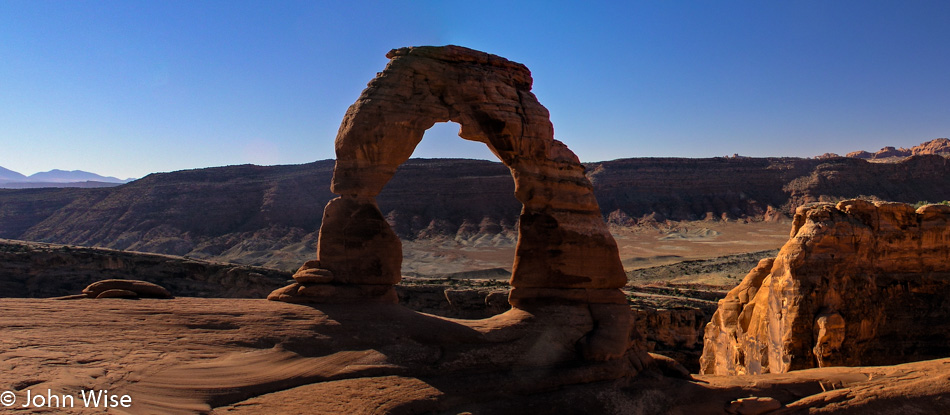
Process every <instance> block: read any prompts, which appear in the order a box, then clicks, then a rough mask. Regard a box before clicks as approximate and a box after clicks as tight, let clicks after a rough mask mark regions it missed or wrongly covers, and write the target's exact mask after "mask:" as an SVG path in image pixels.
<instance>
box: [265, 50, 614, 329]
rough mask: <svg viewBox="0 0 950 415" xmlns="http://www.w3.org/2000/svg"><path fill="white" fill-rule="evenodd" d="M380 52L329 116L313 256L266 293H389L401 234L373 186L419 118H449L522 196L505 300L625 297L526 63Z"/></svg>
mask: <svg viewBox="0 0 950 415" xmlns="http://www.w3.org/2000/svg"><path fill="white" fill-rule="evenodd" d="M386 56H387V57H388V58H390V62H389V64H388V65H387V66H386V69H385V70H383V72H380V73H379V74H378V75H377V76H376V78H375V79H373V80H372V81H370V83H369V85H368V87H367V88H366V89H365V90H364V91H363V93H362V94H361V95H360V97H359V99H358V100H357V101H356V103H354V104H353V105H352V106H350V108H349V109H348V110H347V112H346V115H345V116H344V118H343V122H342V124H341V125H340V130H339V133H338V135H337V138H336V143H335V146H336V155H337V161H336V166H335V170H334V175H333V181H332V184H331V190H332V191H333V192H334V193H337V194H339V195H341V196H340V197H339V198H336V199H334V200H332V201H331V202H330V203H329V204H328V205H327V207H326V210H325V212H324V217H323V224H322V226H321V228H320V237H319V242H318V250H317V258H318V259H317V260H315V261H309V262H307V263H306V264H305V265H304V266H303V267H301V269H300V270H299V271H298V272H297V274H295V276H294V278H295V279H296V280H297V282H298V284H294V285H291V286H288V287H285V288H283V289H280V290H277V291H275V292H274V293H272V294H271V296H270V297H269V298H271V299H276V300H282V301H290V302H337V301H351V300H361V301H367V300H370V301H372V300H375V301H383V302H395V301H396V298H395V292H394V291H393V290H392V285H393V284H396V283H397V282H399V280H400V266H401V261H402V252H401V244H400V242H399V240H398V238H397V237H396V235H395V234H394V233H393V231H392V230H391V229H390V228H389V225H388V224H387V223H386V221H385V220H384V219H383V216H382V214H381V213H380V211H379V208H378V207H377V205H376V201H375V197H376V195H377V194H379V192H380V191H381V190H382V189H383V187H384V186H385V185H386V183H387V182H388V181H389V180H390V179H391V178H392V176H393V174H394V173H395V172H396V169H397V168H398V167H399V165H400V164H402V163H403V162H405V161H406V160H408V159H409V157H410V155H411V154H412V152H413V150H414V149H415V147H416V145H417V144H418V143H419V142H420V140H421V139H422V136H423V134H424V133H425V131H426V130H427V129H428V128H430V127H432V125H434V124H435V123H437V122H445V121H454V122H456V123H458V124H459V125H460V126H461V128H460V131H459V136H460V137H462V138H464V139H466V140H473V141H478V142H482V143H485V144H486V145H487V146H488V147H489V149H490V150H491V151H492V152H493V153H494V154H495V155H496V156H498V158H499V159H500V160H501V161H502V162H503V163H504V164H505V165H507V166H508V167H509V169H510V170H511V174H512V177H513V178H514V181H515V196H516V197H517V198H518V200H519V201H521V203H522V204H523V209H522V212H521V220H520V225H519V237H518V245H517V248H516V254H515V259H514V264H513V269H512V277H511V285H512V287H513V289H512V292H511V295H510V298H509V301H510V302H511V304H512V305H513V306H516V307H517V306H529V305H530V304H531V303H532V301H533V300H540V299H543V300H544V301H543V302H549V300H560V301H567V302H574V303H588V304H592V303H593V304H596V303H603V304H625V299H624V296H623V293H622V292H621V291H620V290H619V289H618V288H620V287H622V286H623V285H624V284H625V283H626V276H625V274H624V272H623V267H622V265H621V263H620V259H619V255H618V252H617V245H616V242H615V241H614V239H613V237H612V236H611V235H610V233H609V232H608V231H607V228H606V225H605V224H604V222H603V219H602V217H601V213H600V209H599V207H598V205H597V201H596V199H595V198H594V194H593V189H592V186H591V183H590V181H589V180H588V179H587V178H586V176H585V175H584V167H583V166H582V165H581V164H580V162H579V160H578V159H577V156H576V155H574V153H573V152H571V151H570V150H569V149H568V148H567V146H565V145H564V144H563V143H561V142H559V141H557V140H555V139H554V128H553V126H552V125H551V122H550V120H549V115H548V111H547V109H545V108H544V107H543V106H542V105H541V104H540V103H539V102H538V100H537V98H536V97H535V96H534V94H533V93H531V85H532V78H531V73H530V71H528V69H527V68H526V67H525V66H524V65H521V64H519V63H515V62H511V61H509V60H507V59H504V58H502V57H498V56H495V55H490V54H487V53H483V52H478V51H475V50H471V49H467V48H463V47H458V46H444V47H410V48H402V49H395V50H392V51H390V52H389V53H388V54H387V55H386ZM624 307H625V306H624ZM625 332H626V331H625Z"/></svg>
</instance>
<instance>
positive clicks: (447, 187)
mask: <svg viewBox="0 0 950 415" xmlns="http://www.w3.org/2000/svg"><path fill="white" fill-rule="evenodd" d="M460 128H461V126H460V125H459V124H457V123H455V122H451V121H450V122H444V123H436V124H435V125H434V126H433V127H432V128H430V129H429V130H426V131H425V134H424V136H423V138H422V141H421V142H420V143H419V144H418V145H417V146H416V148H415V151H414V152H413V154H412V157H413V158H411V159H409V160H408V161H407V162H405V163H403V164H401V165H400V166H399V168H398V169H397V171H396V173H395V174H394V175H393V178H392V180H391V181H390V182H389V184H387V185H386V187H384V188H383V189H382V191H381V192H380V194H379V195H378V196H377V198H376V201H377V204H378V206H379V208H380V212H382V214H383V216H384V217H385V219H386V221H387V222H388V223H389V225H390V226H391V227H392V228H393V231H394V232H395V233H396V235H397V236H398V237H399V239H400V242H401V243H402V248H403V249H402V251H403V258H402V266H401V275H402V276H403V277H408V278H412V279H415V278H426V279H430V280H434V281H440V280H445V281H446V282H447V281H448V279H452V280H455V281H458V280H467V281H466V282H462V283H461V284H462V285H463V286H464V285H471V286H479V287H485V286H499V285H504V284H500V283H503V282H507V281H508V280H509V279H510V276H511V265H512V258H514V256H515V246H516V244H517V239H518V228H517V223H518V217H519V214H520V213H521V210H522V204H521V202H520V201H518V199H517V198H515V196H514V180H513V179H512V175H511V172H510V170H509V169H508V168H507V167H506V166H505V165H504V164H502V163H499V162H498V158H497V156H495V155H494V154H493V153H492V152H491V151H490V150H489V149H488V147H487V146H486V145H485V144H483V143H480V142H473V141H469V140H464V139H460V138H459V136H458V132H459V131H460ZM432 142H437V143H438V144H436V145H432V144H428V147H427V143H432ZM473 150H479V151H480V152H481V153H480V154H479V153H477V152H474V151H473ZM433 151H440V152H439V153H436V154H433ZM432 155H438V156H447V157H448V158H442V159H439V160H419V159H417V157H420V156H421V157H420V158H428V157H426V156H432ZM473 155H474V156H480V157H479V159H474V158H472V157H473ZM460 156H461V157H464V158H459V157H460ZM395 189H408V191H406V190H400V191H397V190H395ZM467 282H470V283H471V284H468V283H467ZM402 291H403V292H405V290H402ZM482 294H487V292H485V293H482ZM492 310H494V311H492V312H491V314H495V313H497V312H501V311H504V309H502V308H499V307H494V308H492ZM436 314H438V313H436ZM468 315H470V316H474V315H476V314H474V313H468ZM489 315H490V314H489ZM487 316H488V315H484V316H480V317H487ZM452 317H458V316H452Z"/></svg>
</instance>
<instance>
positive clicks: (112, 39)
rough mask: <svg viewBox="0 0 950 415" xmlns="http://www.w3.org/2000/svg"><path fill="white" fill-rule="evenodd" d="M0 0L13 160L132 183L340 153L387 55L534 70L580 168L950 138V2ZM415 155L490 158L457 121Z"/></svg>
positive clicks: (8, 161)
mask: <svg viewBox="0 0 950 415" xmlns="http://www.w3.org/2000/svg"><path fill="white" fill-rule="evenodd" d="M590 3H591V2H557V1H539V2H527V1H522V2H519V1H504V2H488V1H431V2H424V1H420V2H399V1H378V2H359V1H352V2H351V1H326V2H321V1H303V2H288V1H254V2H247V1H234V0H227V1H191V0H189V1H164V0H163V1H131V0H123V1H66V0H61V1H39V0H23V1H10V0H0V166H3V167H6V168H9V169H12V170H16V171H19V172H21V173H24V174H31V173H35V172H38V171H46V170H50V169H54V168H59V169H67V170H72V169H80V170H86V171H92V172H96V173H99V174H103V175H111V176H118V177H122V178H125V177H140V176H143V175H145V174H148V173H150V172H159V171H173V170H179V169H187V168H198V167H207V166H219V165H227V164H242V163H255V164H292V163H305V162H310V161H314V160H321V159H327V158H332V157H333V139H334V137H335V136H336V131H337V128H338V127H339V124H340V121H341V119H342V117H343V113H344V112H345V111H346V108H347V107H348V106H349V105H350V104H352V103H353V102H354V101H355V100H356V98H357V96H358V95H359V93H360V91H361V90H362V89H363V88H364V87H365V85H366V83H367V82H368V81H369V80H370V79H371V78H372V77H373V76H375V74H376V72H378V71H380V70H382V68H383V67H384V66H385V64H386V58H385V54H386V52H387V51H388V50H389V49H392V48H396V47H402V46H410V45H445V44H457V45H462V46H467V47H471V48H474V49H479V50H483V51H486V52H489V53H494V54H498V55H501V56H504V57H507V58H509V59H511V60H514V61H517V62H521V63H524V64H526V65H527V66H528V67H529V68H530V69H531V70H532V73H533V75H534V80H535V86H534V91H535V93H536V94H537V96H538V98H539V99H540V100H541V103H542V104H544V105H545V106H546V107H547V108H548V109H549V110H550V111H551V119H552V121H553V123H554V128H555V136H556V138H558V139H559V140H561V141H563V142H565V143H566V144H567V145H568V146H569V147H570V148H571V149H573V150H574V152H575V153H577V154H578V155H579V156H580V158H581V159H582V160H584V161H597V160H608V159H615V158H622V157H652V156H678V157H711V156H722V155H731V154H733V153H739V154H742V155H748V156H780V155H788V156H806V157H807V156H815V155H818V154H822V153H825V152H837V153H846V152H849V151H853V150H862V149H863V150H877V149H879V148H880V147H882V146H885V145H895V146H906V147H909V146H912V145H915V144H918V143H920V142H923V141H927V140H930V139H933V138H938V137H947V136H950V72H948V71H950V24H948V22H950V2H948V1H889V2H881V1H873V0H860V1H742V2H737V1H695V2H692V1H643V2H615V3H610V2H600V3H598V2H594V3H595V4H590ZM438 127H439V126H437V128H433V130H430V131H429V132H428V133H427V134H426V138H425V140H423V143H422V144H421V145H420V147H419V148H418V149H417V151H416V154H415V156H417V157H478V158H485V157H491V156H490V153H488V152H487V150H485V149H483V148H482V146H481V144H477V143H470V142H465V141H464V140H461V139H459V138H458V137H456V136H455V135H454V133H455V128H454V127H452V126H448V128H445V127H442V128H438Z"/></svg>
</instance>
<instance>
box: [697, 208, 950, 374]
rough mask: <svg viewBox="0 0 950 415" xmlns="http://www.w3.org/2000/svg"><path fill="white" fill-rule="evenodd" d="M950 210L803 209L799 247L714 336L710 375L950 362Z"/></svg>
mask: <svg viewBox="0 0 950 415" xmlns="http://www.w3.org/2000/svg"><path fill="white" fill-rule="evenodd" d="M948 299H950V206H943V205H926V206H922V207H920V208H919V209H917V210H916V211H915V210H914V209H913V207H911V206H910V205H906V204H902V203H887V202H875V203H870V202H867V201H863V200H847V201H843V202H839V203H838V204H836V205H835V204H829V203H822V204H815V205H810V206H803V207H800V208H799V209H798V210H797V212H796V214H795V218H794V225H793V228H792V231H791V239H790V240H789V241H788V242H787V243H786V244H785V246H783V247H782V249H781V250H780V251H779V253H778V256H777V257H776V258H775V259H765V260H762V262H760V263H759V265H758V266H757V267H756V268H754V269H753V270H752V271H751V272H750V273H749V274H748V275H747V276H746V277H745V279H744V280H743V281H742V283H740V284H739V286H738V287H736V288H734V289H733V290H732V291H730V292H729V294H728V295H727V296H726V298H725V299H723V300H721V301H720V302H719V309H718V310H717V311H716V313H715V314H714V315H713V318H712V321H711V322H710V323H709V324H708V325H707V326H706V332H705V337H704V352H703V357H702V360H701V366H702V371H703V373H714V374H722V375H725V374H746V373H749V374H756V373H784V372H788V371H791V370H799V369H805V368H812V367H819V366H822V367H827V366H860V365H884V364H896V363H904V362H910V361H916V360H925V359H933V358H938V357H946V356H950V300H948Z"/></svg>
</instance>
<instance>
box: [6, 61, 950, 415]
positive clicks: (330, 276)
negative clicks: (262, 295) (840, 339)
mask: <svg viewBox="0 0 950 415" xmlns="http://www.w3.org/2000/svg"><path fill="white" fill-rule="evenodd" d="M388 56H389V58H390V63H389V65H388V66H387V68H386V69H385V70H384V71H383V72H381V73H380V74H379V76H377V78H376V79H374V80H373V81H372V82H370V84H369V87H368V88H367V89H366V90H365V91H364V92H363V94H362V95H361V97H360V99H359V100H358V101H357V102H356V104H354V105H353V106H351V107H350V109H349V111H348V112H347V114H346V117H345V118H344V120H343V123H342V125H341V128H340V133H339V135H338V137H337V141H336V149H337V156H338V161H337V165H336V168H335V172H334V177H333V182H332V190H333V191H334V192H336V193H337V194H339V195H340V197H339V198H337V199H334V200H332V201H331V202H330V203H329V204H328V205H327V207H326V209H325V212H324V220H323V225H322V227H321V230H320V235H319V243H318V251H317V258H316V259H314V260H312V261H309V262H307V263H306V264H304V265H303V266H302V267H301V268H300V270H299V271H298V272H297V273H296V274H295V275H294V279H295V281H296V282H295V283H293V284H291V285H289V286H287V287H284V288H280V289H278V290H276V291H274V292H273V293H271V295H270V296H269V297H268V298H269V299H271V300H277V301H260V300H235V299H227V300H220V299H195V298H174V299H166V300H157V299H142V300H137V301H130V300H122V299H102V300H97V301H52V300H22V299H0V309H3V310H4V312H3V313H0V327H3V328H4V333H3V336H2V337H0V344H2V346H0V347H2V348H0V357H2V358H0V370H2V371H3V373H4V376H3V377H2V378H0V388H2V389H5V390H10V391H16V394H19V396H20V397H21V398H22V397H24V396H26V395H25V394H26V393H27V391H30V392H32V393H33V394H34V395H38V394H40V393H44V392H47V391H50V392H51V393H56V394H67V393H68V394H74V395H75V394H77V393H78V392H77V391H79V390H89V389H100V390H102V389H108V390H109V391H110V392H111V393H114V394H127V395H129V396H130V397H131V399H132V401H133V406H132V407H131V408H126V409H122V408H115V409H116V411H117V412H128V413H211V412H213V413H216V414H225V413H227V414H233V413H315V414H329V413H361V414H381V413H392V414H421V413H435V414H457V413H463V412H471V413H474V414H524V413H534V414H561V413H577V414H580V413H607V414H633V415H637V414H690V415H694V414H762V413H770V414H797V413H830V412H835V413H847V414H859V413H860V414H875V413H877V414H884V413H895V410H901V411H910V413H950V399H946V397H947V396H948V394H950V383H948V382H946V381H945V380H944V379H946V377H947V373H948V372H950V359H943V360H934V361H928V362H920V363H912V364H905V365H898V366H894V367H872V368H840V367H827V368H821V369H813V370H803V371H797V372H791V373H777V374H767V375H758V376H750V377H742V376H726V377H723V376H697V377H693V378H691V377H690V376H689V375H687V374H684V373H682V370H681V369H682V368H680V367H677V365H676V364H675V363H674V362H672V360H671V359H669V358H664V357H662V356H651V355H649V354H647V353H645V352H644V351H643V347H642V340H641V339H640V336H639V333H637V332H636V331H635V330H631V327H632V324H631V323H632V322H631V314H630V310H629V308H628V307H627V305H626V304H624V301H623V300H624V296H623V294H622V292H621V291H619V287H621V286H623V285H624V283H625V279H624V275H623V271H622V268H621V266H620V261H619V257H618V255H617V248H616V244H615V242H614V241H613V239H612V238H611V236H610V234H609V233H607V231H606V229H605V225H604V223H603V220H602V218H601V217H600V213H599V211H598V208H597V202H596V200H594V197H593V194H592V191H591V186H590V183H589V182H588V181H587V179H586V178H585V176H584V169H583V167H582V166H581V165H580V163H578V161H577V158H576V157H575V156H574V154H573V153H571V152H570V151H569V150H568V149H567V148H566V147H565V146H564V145H563V144H561V143H560V142H557V141H556V140H554V139H553V129H552V127H551V124H550V121H549V120H548V113H547V111H546V110H545V109H544V107H542V106H541V105H540V104H539V103H538V102H537V99H536V98H535V97H534V95H533V94H531V92H530V87H531V77H530V73H529V72H528V70H527V68H525V67H524V66H523V65H520V64H517V63H514V62H510V61H508V60H506V59H503V58H500V57H497V56H494V55H489V54H485V53H482V52H477V51H473V50H470V49H466V48H461V47H457V46H446V47H418V48H404V49H397V50H394V51H392V52H390V53H389V55H388ZM444 120H452V121H456V122H458V123H459V124H461V125H462V127H461V131H460V136H462V138H466V139H471V140H476V141H480V142H483V143H486V144H487V145H488V146H489V148H490V149H491V150H492V151H493V152H494V153H495V154H496V155H497V156H498V157H499V158H500V159H501V160H502V161H503V162H504V163H505V164H506V165H507V166H508V167H509V169H510V170H511V173H512V176H513V178H514V181H515V183H516V191H515V193H516V197H517V198H518V199H519V200H520V201H521V203H522V204H523V208H522V212H521V220H520V229H519V242H518V245H517V253H516V257H515V263H514V269H513V275H512V277H511V285H512V286H513V289H512V291H511V293H510V294H509V302H510V304H511V305H512V308H511V310H509V311H507V312H504V313H502V314H499V315H496V316H493V317H491V318H487V319H481V320H457V319H449V318H442V317H437V316H433V315H428V314H423V313H418V312H415V311H411V310H409V309H407V308H405V307H402V306H399V305H398V304H395V303H394V302H395V299H396V298H395V294H394V290H393V285H394V284H395V283H397V282H398V281H399V279H400V275H399V267H400V257H401V255H400V243H399V240H398V239H397V238H395V237H394V235H393V232H392V230H391V229H389V226H388V224H387V223H386V221H385V220H383V218H382V216H381V215H380V213H379V209H378V208H377V206H376V203H375V200H374V198H375V195H377V194H378V193H379V191H380V190H381V189H382V187H383V186H384V185H385V184H386V182H387V181H388V180H389V178H390V177H391V176H392V174H393V173H394V172H395V170H396V168H397V167H398V166H399V164H400V163H402V162H404V161H405V160H406V158H408V157H409V155H410V154H411V152H412V149H413V148H414V147H415V145H416V144H417V143H418V142H419V140H420V139H421V137H422V134H423V132H424V131H425V129H427V128H429V127H430V126H432V124H433V123H434V122H437V121H444ZM928 212H929V211H928ZM803 226H805V225H804V223H803V224H802V225H801V226H800V227H803ZM927 235H931V234H930V233H928V234H927ZM77 319H79V320H81V322H82V324H81V325H78V326H77V324H76V321H77ZM837 323H838V322H837V320H834V319H828V320H827V322H826V326H827V327H830V328H831V330H832V331H833V330H836V329H835V327H837V326H836V324H837ZM846 324H848V323H847V320H846ZM846 330H847V326H846ZM797 334H798V333H796V335H797ZM823 350H824V349H823ZM834 357H835V355H834V354H832V355H830V358H831V359H834ZM922 385H926V387H921V386H922ZM61 412H66V413H98V412H101V409H83V408H68V409H63V410H62V411H61Z"/></svg>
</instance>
